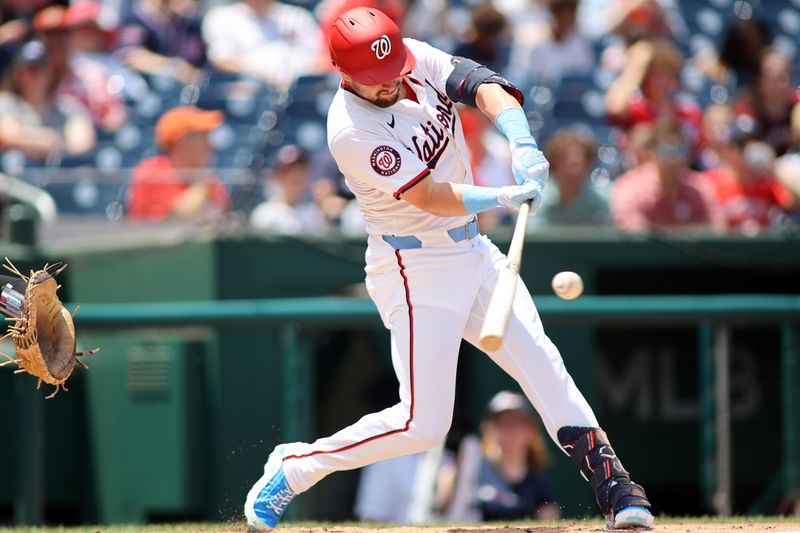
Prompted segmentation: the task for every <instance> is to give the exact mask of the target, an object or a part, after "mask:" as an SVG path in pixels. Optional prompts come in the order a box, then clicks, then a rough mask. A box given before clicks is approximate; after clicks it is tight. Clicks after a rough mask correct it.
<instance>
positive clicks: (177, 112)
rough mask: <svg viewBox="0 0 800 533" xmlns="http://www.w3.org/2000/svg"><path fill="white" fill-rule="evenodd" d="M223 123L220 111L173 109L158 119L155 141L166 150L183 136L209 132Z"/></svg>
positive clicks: (189, 108) (185, 107)
mask: <svg viewBox="0 0 800 533" xmlns="http://www.w3.org/2000/svg"><path fill="white" fill-rule="evenodd" d="M223 122H224V119H223V116H222V112H221V111H203V110H201V109H198V108H196V107H194V106H180V107H175V108H173V109H170V110H169V111H167V112H166V113H164V114H163V115H161V118H160V119H158V123H157V124H156V141H157V142H158V144H159V145H161V147H162V148H164V149H168V148H169V147H170V146H172V144H173V143H174V142H175V141H178V140H180V139H181V138H182V137H183V136H184V135H188V134H189V133H198V132H204V131H206V132H207V131H211V130H213V129H214V128H216V127H217V126H219V125H221V124H222V123H223Z"/></svg>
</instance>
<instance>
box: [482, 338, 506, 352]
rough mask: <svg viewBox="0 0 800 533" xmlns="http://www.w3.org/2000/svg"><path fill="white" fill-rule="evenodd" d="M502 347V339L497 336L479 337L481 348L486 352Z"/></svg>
mask: <svg viewBox="0 0 800 533" xmlns="http://www.w3.org/2000/svg"><path fill="white" fill-rule="evenodd" d="M502 345H503V339H502V338H501V337H499V336H497V335H486V336H485V337H481V348H483V349H484V350H485V351H487V352H494V351H497V350H499V349H500V346H502Z"/></svg>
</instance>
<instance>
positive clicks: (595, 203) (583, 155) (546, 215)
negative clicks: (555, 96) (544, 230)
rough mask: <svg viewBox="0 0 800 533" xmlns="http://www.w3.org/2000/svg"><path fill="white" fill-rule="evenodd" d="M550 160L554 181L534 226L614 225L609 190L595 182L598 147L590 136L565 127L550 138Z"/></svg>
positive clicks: (545, 196)
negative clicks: (594, 173) (593, 166)
mask: <svg viewBox="0 0 800 533" xmlns="http://www.w3.org/2000/svg"><path fill="white" fill-rule="evenodd" d="M545 154H546V155H547V160H548V161H550V182H549V183H548V185H547V187H545V190H544V200H543V203H542V207H541V209H539V212H538V213H537V214H536V216H535V217H534V218H533V219H531V222H534V224H530V222H529V224H530V225H531V227H534V226H543V225H546V226H585V225H591V226H603V225H610V224H611V211H610V209H609V206H608V195H607V191H605V190H603V189H601V188H599V187H597V186H596V185H595V184H594V183H592V180H591V172H592V163H593V162H594V159H595V156H596V154H597V144H595V142H594V141H593V140H592V139H591V138H590V137H589V136H588V134H586V133H584V132H581V131H579V130H577V129H572V128H565V129H561V130H559V131H557V132H556V133H555V134H553V136H552V137H551V138H550V141H549V142H548V143H547V147H546V148H545Z"/></svg>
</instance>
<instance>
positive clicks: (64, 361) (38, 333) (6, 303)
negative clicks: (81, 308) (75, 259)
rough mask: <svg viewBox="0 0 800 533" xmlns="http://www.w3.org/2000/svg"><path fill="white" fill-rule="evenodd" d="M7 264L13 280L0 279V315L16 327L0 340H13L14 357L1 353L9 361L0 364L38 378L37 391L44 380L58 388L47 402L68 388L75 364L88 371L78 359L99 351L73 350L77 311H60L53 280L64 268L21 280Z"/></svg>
mask: <svg viewBox="0 0 800 533" xmlns="http://www.w3.org/2000/svg"><path fill="white" fill-rule="evenodd" d="M6 261H7V263H8V264H4V265H3V267H4V268H5V269H6V270H8V271H10V272H11V273H13V274H15V275H16V277H9V276H0V313H2V314H4V315H5V316H6V317H7V318H6V320H9V321H12V322H14V325H13V326H9V328H8V330H9V332H8V333H7V334H6V335H4V336H3V337H0V340H3V339H5V338H7V337H11V340H13V341H14V346H15V348H16V356H17V357H16V359H14V358H12V357H11V356H8V355H6V354H4V353H2V352H0V356H2V357H4V358H6V359H8V361H5V362H3V363H0V366H4V365H8V364H12V363H15V364H16V365H17V366H19V369H18V370H16V371H15V372H14V373H15V374H19V373H22V372H27V373H29V374H31V375H33V376H36V377H37V378H39V383H38V384H37V386H36V388H37V389H38V388H39V387H40V386H41V385H42V381H44V382H45V383H47V384H49V385H54V386H55V388H56V390H55V391H53V393H52V394H51V395H50V396H47V399H50V398H52V397H53V396H55V395H56V394H57V393H58V391H59V390H61V389H64V390H67V387H66V386H65V385H64V382H65V381H67V378H69V376H70V375H71V374H72V370H73V369H74V368H75V363H77V364H79V365H81V366H82V367H84V368H89V367H88V366H86V365H85V364H84V363H83V362H81V361H80V360H79V359H78V357H83V356H84V355H91V354H93V353H96V352H98V351H99V348H95V349H94V350H90V351H88V352H76V351H75V326H74V325H73V323H72V317H73V316H74V314H75V313H77V312H78V308H75V311H74V312H73V313H72V314H70V313H69V311H67V310H66V309H65V308H64V306H63V305H62V303H61V300H59V299H58V294H57V291H58V289H59V287H61V286H60V285H58V283H57V282H56V280H55V277H56V276H57V275H58V274H60V273H61V272H62V271H63V270H64V269H65V268H66V267H67V265H65V264H63V263H55V264H53V265H49V264H48V265H45V266H44V268H43V269H42V270H37V271H31V273H30V276H25V275H24V274H22V273H21V272H20V271H19V270H17V268H16V267H15V266H14V265H13V264H12V263H11V261H10V260H9V259H8V258H6Z"/></svg>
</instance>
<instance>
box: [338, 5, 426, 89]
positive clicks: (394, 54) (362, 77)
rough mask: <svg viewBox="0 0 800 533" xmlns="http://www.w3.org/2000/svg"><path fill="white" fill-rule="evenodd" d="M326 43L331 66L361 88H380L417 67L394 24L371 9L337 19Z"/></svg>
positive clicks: (357, 11) (346, 14)
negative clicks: (327, 43) (335, 67)
mask: <svg viewBox="0 0 800 533" xmlns="http://www.w3.org/2000/svg"><path fill="white" fill-rule="evenodd" d="M328 41H329V46H330V52H331V59H332V60H333V64H334V65H336V66H337V67H339V68H340V69H341V70H342V71H343V72H344V73H345V74H347V75H348V76H350V77H351V78H353V79H354V80H355V81H357V82H358V83H361V84H363V85H380V84H381V83H385V82H387V81H389V80H391V79H392V78H396V77H397V76H400V75H403V74H408V73H409V72H411V70H412V69H413V68H414V66H415V65H416V64H417V60H416V59H415V58H414V54H412V53H411V50H409V49H408V47H406V45H405V43H403V36H402V35H400V28H398V27H397V24H395V23H394V22H393V21H392V19H390V18H389V17H388V16H386V15H385V14H384V13H382V12H381V11H378V10H377V9H374V8H371V7H357V8H355V9H351V10H350V11H345V12H344V13H342V14H341V15H339V17H338V18H337V19H336V21H335V22H334V23H333V26H331V31H330V36H329V38H328Z"/></svg>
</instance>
